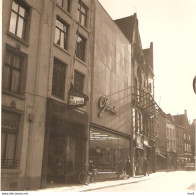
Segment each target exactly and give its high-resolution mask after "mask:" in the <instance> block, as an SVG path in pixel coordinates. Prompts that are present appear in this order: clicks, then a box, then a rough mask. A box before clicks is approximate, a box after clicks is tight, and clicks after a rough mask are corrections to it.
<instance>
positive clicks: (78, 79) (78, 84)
mask: <svg viewBox="0 0 196 195" xmlns="http://www.w3.org/2000/svg"><path fill="white" fill-rule="evenodd" d="M74 87H75V88H76V89H77V91H78V92H81V93H82V92H83V88H84V75H83V74H81V73H79V72H77V71H75V72H74Z"/></svg>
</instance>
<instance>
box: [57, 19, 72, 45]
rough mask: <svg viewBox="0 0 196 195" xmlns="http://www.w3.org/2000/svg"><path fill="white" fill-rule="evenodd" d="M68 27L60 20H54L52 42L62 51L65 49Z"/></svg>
mask: <svg viewBox="0 0 196 195" xmlns="http://www.w3.org/2000/svg"><path fill="white" fill-rule="evenodd" d="M68 28H69V26H68V25H67V24H66V23H65V22H63V21H62V20H61V19H60V18H57V19H56V29H55V40H54V42H55V43H56V44H57V45H59V46H60V47H61V48H63V49H67V44H68Z"/></svg>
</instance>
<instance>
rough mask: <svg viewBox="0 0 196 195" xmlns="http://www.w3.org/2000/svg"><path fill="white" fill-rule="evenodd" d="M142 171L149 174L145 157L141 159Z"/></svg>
mask: <svg viewBox="0 0 196 195" xmlns="http://www.w3.org/2000/svg"><path fill="white" fill-rule="evenodd" d="M143 173H144V175H145V176H146V174H148V176H149V163H148V161H147V159H144V161H143Z"/></svg>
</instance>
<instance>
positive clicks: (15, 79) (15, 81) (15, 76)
mask: <svg viewBox="0 0 196 195" xmlns="http://www.w3.org/2000/svg"><path fill="white" fill-rule="evenodd" d="M19 86H20V72H19V71H17V70H13V71H12V83H11V91H13V92H19Z"/></svg>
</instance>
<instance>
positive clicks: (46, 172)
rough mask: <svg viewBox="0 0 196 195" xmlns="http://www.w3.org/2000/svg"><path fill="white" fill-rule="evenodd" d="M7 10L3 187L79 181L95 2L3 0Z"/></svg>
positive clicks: (85, 138)
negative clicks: (93, 5)
mask: <svg viewBox="0 0 196 195" xmlns="http://www.w3.org/2000/svg"><path fill="white" fill-rule="evenodd" d="M2 10H3V20H2V21H3V23H2V27H3V28H2V29H3V30H2V36H3V40H2V56H3V57H2V59H3V68H2V75H3V83H2V85H3V86H2V123H1V124H2V130H1V141H2V147H1V165H2V167H1V168H2V169H1V184H2V185H1V186H2V190H24V189H36V188H40V187H44V186H46V184H47V183H48V182H49V183H55V182H65V183H66V182H68V181H76V180H78V176H77V175H78V173H79V171H80V170H81V169H82V167H83V165H84V164H85V163H86V162H87V159H86V151H87V144H88V138H87V136H88V120H89V118H88V107H89V106H88V105H86V106H85V102H86V101H87V100H88V97H87V96H86V95H85V94H88V89H89V86H88V83H89V65H90V64H91V63H90V61H91V56H92V55H91V54H90V53H91V51H92V49H91V48H90V44H89V42H90V40H89V37H90V28H91V24H92V20H91V17H92V14H91V13H92V1H91V0H83V1H80V0H79V1H70V0H58V1H50V0H35V1H30V0H26V1H20V0H4V1H3V7H2ZM71 83H73V85H74V87H73V86H72V85H71ZM78 104H82V105H84V106H83V107H80V108H79V107H76V105H78ZM68 167H69V168H68Z"/></svg>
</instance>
